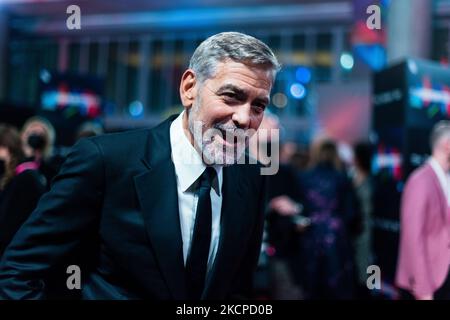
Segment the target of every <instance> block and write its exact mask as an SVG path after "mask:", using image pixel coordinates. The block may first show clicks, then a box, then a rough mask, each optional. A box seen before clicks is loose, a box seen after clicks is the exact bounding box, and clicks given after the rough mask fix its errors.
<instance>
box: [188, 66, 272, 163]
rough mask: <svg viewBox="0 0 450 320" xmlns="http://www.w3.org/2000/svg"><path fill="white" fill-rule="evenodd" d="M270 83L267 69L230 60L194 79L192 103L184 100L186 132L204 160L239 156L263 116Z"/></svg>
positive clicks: (229, 160) (231, 159)
mask: <svg viewBox="0 0 450 320" xmlns="http://www.w3.org/2000/svg"><path fill="white" fill-rule="evenodd" d="M271 86H272V74H271V71H270V70H267V69H262V68H255V67H249V66H246V65H244V64H242V63H238V62H234V61H227V62H223V63H219V64H218V65H217V67H216V73H215V75H214V77H212V78H210V79H206V80H204V81H203V83H200V82H198V81H196V83H195V86H194V87H193V88H192V91H190V94H192V97H193V98H192V104H191V105H190V106H189V105H186V104H185V107H186V108H187V109H188V114H189V116H188V132H187V134H188V136H189V137H190V140H191V143H193V144H194V146H195V147H196V149H197V150H202V151H201V152H202V156H203V160H204V161H205V162H206V163H207V164H225V165H226V164H233V163H236V162H237V160H238V159H239V158H240V157H241V156H242V154H243V152H244V151H245V147H246V144H247V142H248V138H249V137H250V136H251V135H252V134H254V132H256V130H257V129H258V127H259V125H260V123H261V121H262V119H263V116H264V110H265V108H266V106H267V105H268V103H269V96H270V90H271ZM185 129H186V127H185ZM200 132H201V134H199V133H200Z"/></svg>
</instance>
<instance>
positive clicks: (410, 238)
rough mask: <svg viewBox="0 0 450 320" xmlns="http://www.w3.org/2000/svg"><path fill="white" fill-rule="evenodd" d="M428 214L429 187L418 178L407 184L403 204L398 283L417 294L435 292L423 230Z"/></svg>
mask: <svg viewBox="0 0 450 320" xmlns="http://www.w3.org/2000/svg"><path fill="white" fill-rule="evenodd" d="M426 214H427V190H426V186H425V184H423V183H420V182H419V181H417V180H415V181H414V180H413V181H410V183H407V185H406V187H405V190H404V194H403V197H402V204H401V225H400V250H399V262H398V267H397V275H396V278H397V279H396V282H397V285H398V286H400V287H402V288H404V289H407V290H409V291H410V292H412V293H413V294H414V295H428V294H432V293H433V289H432V281H431V279H430V275H431V273H430V272H429V266H428V264H427V257H426V255H427V252H426V248H425V241H426V240H425V238H424V236H423V230H424V228H425V218H426Z"/></svg>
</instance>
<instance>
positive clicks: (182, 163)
mask: <svg viewBox="0 0 450 320" xmlns="http://www.w3.org/2000/svg"><path fill="white" fill-rule="evenodd" d="M183 115H184V111H183V112H182V113H181V114H180V115H179V116H178V117H177V118H176V119H175V120H174V121H173V122H172V124H171V125H170V145H171V147H172V161H173V163H174V166H175V174H176V177H177V192H178V208H179V213H180V227H181V237H182V240H183V259H184V264H185V265H186V260H187V257H188V255H189V250H190V248H191V243H192V235H193V233H194V224H195V214H196V210H197V202H198V195H197V194H196V191H197V190H195V184H194V183H195V182H196V181H197V179H198V178H199V177H200V176H201V174H202V173H203V171H205V169H206V165H205V164H204V163H203V162H202V158H201V156H200V154H199V153H198V152H197V151H196V150H195V148H194V147H193V146H192V144H191V143H190V142H189V140H188V138H187V136H186V134H185V133H184V130H183ZM214 169H216V172H217V178H218V179H216V180H217V181H218V183H217V184H215V185H213V186H212V188H211V193H210V196H211V209H212V211H211V212H212V229H211V244H210V247H209V256H208V266H207V270H208V271H209V270H210V269H211V266H212V264H213V262H214V258H215V256H216V253H217V248H218V244H219V237H220V215H221V209H222V181H223V175H222V167H221V166H214Z"/></svg>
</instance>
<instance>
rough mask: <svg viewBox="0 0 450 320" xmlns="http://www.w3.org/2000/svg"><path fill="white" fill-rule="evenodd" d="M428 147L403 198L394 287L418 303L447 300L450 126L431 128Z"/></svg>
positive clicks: (449, 281)
mask: <svg viewBox="0 0 450 320" xmlns="http://www.w3.org/2000/svg"><path fill="white" fill-rule="evenodd" d="M430 142H431V151H432V155H431V157H430V159H429V160H428V161H427V162H426V163H425V164H424V165H422V166H421V167H419V168H418V169H416V170H415V171H414V172H413V173H412V174H411V176H410V177H409V178H408V180H407V182H406V185H405V189H404V191H403V194H402V200H401V213H400V218H401V225H400V247H399V257H398V263H397V274H396V284H397V286H399V287H400V288H402V289H405V290H407V291H408V292H410V293H411V294H412V295H413V296H414V298H416V299H418V300H433V299H437V300H450V274H449V266H450V209H449V208H450V182H449V171H450V121H440V122H438V123H437V124H436V125H435V126H434V127H433V130H432V132H431V139H430Z"/></svg>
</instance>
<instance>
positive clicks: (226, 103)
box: [0, 32, 279, 300]
mask: <svg viewBox="0 0 450 320" xmlns="http://www.w3.org/2000/svg"><path fill="white" fill-rule="evenodd" d="M278 69H279V65H278V62H277V59H276V57H275V56H274V54H273V52H272V51H271V50H270V49H269V48H268V47H267V46H266V45H265V44H264V43H262V42H261V41H259V40H257V39H255V38H253V37H250V36H248V35H244V34H241V33H236V32H226V33H220V34H217V35H214V36H212V37H210V38H208V39H206V40H205V41H204V42H203V43H202V44H200V46H199V47H198V48H197V49H196V51H195V52H194V54H193V56H192V58H191V61H190V65H189V69H187V70H186V71H185V72H184V74H183V76H182V79H181V84H180V97H181V102H182V104H183V106H184V107H185V110H184V111H183V112H182V113H181V114H180V115H179V116H172V117H170V118H169V119H167V120H166V121H164V122H162V123H161V124H160V125H158V126H157V127H155V128H153V129H149V130H138V131H131V132H126V133H118V134H111V135H104V136H98V137H93V138H86V139H82V140H81V141H79V142H78V143H77V144H76V145H75V146H74V147H73V149H72V151H71V153H70V154H69V156H68V158H67V160H66V162H65V163H64V165H63V167H62V169H61V171H60V173H59V175H58V176H57V177H56V178H55V180H54V181H53V186H52V189H51V190H50V191H49V192H48V193H47V194H45V195H44V196H43V197H42V199H41V200H40V202H39V204H38V206H37V208H36V210H35V211H34V212H33V214H32V215H31V217H30V219H29V220H28V221H27V222H26V223H25V225H24V226H23V227H22V228H21V229H20V230H19V232H18V233H17V235H16V236H15V238H14V239H13V241H12V243H11V245H10V246H9V247H8V249H7V250H6V252H5V254H4V257H3V260H2V261H1V263H0V296H1V297H3V298H12V299H29V298H44V297H45V286H46V281H45V279H46V277H47V276H48V274H49V273H50V272H51V270H52V268H53V267H54V266H56V265H58V264H60V263H61V261H64V259H65V258H67V257H70V255H71V253H72V252H74V251H76V250H77V248H78V247H79V246H80V244H81V243H83V242H86V241H88V245H89V247H90V248H91V250H90V255H89V257H90V259H89V268H88V267H86V270H85V269H83V270H82V295H83V297H84V298H86V299H140V298H150V299H177V300H180V299H193V300H195V299H227V298H239V297H248V296H249V294H250V293H251V280H252V273H253V271H254V269H255V267H256V264H257V260H258V256H259V252H260V245H261V238H262V230H263V221H264V214H263V212H264V190H265V179H264V176H263V175H262V174H261V167H260V166H259V165H252V164H250V163H249V162H251V161H250V159H249V158H248V157H246V156H245V154H244V152H243V150H244V147H245V144H246V141H247V138H248V136H249V135H250V134H251V133H254V132H255V130H256V129H258V127H259V124H260V122H261V120H262V118H263V114H264V109H265V107H266V106H267V104H268V103H269V95H270V90H271V88H272V84H273V82H274V78H275V75H276V72H277V70H278ZM230 137H231V138H230ZM242 159H244V160H245V161H242ZM92 235H93V237H91V236H92ZM93 239H95V240H93Z"/></svg>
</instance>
